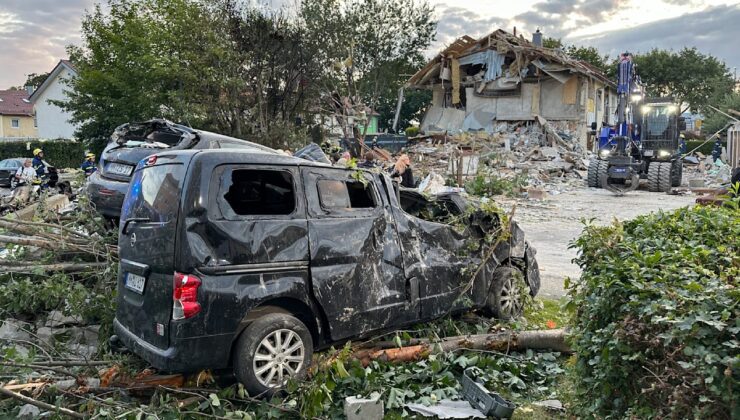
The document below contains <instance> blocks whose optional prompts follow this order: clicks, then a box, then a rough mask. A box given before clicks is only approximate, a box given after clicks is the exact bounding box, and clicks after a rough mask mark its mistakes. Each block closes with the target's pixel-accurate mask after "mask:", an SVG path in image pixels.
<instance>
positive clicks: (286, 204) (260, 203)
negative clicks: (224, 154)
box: [223, 169, 295, 216]
mask: <svg viewBox="0 0 740 420" xmlns="http://www.w3.org/2000/svg"><path fill="white" fill-rule="evenodd" d="M223 197H224V199H225V200H226V202H227V203H228V204H229V206H230V207H231V210H233V211H234V213H235V214H237V215H239V216H253V215H287V214H291V213H293V210H294V209H295V194H294V192H293V177H292V176H291V175H290V173H289V172H286V171H266V170H254V169H237V170H234V171H233V172H231V186H229V190H228V191H227V192H226V193H225V194H224V196H223Z"/></svg>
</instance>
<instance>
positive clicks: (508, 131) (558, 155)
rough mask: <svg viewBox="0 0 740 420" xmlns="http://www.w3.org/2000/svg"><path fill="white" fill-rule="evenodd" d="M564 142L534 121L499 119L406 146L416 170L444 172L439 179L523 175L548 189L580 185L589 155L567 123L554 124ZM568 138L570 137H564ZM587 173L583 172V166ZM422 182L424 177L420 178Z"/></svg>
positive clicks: (461, 180) (462, 180)
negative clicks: (491, 125) (489, 126)
mask: <svg viewBox="0 0 740 420" xmlns="http://www.w3.org/2000/svg"><path fill="white" fill-rule="evenodd" d="M548 125H552V126H554V127H556V129H554V130H555V131H557V132H558V133H560V134H559V136H558V137H559V138H560V139H561V140H562V141H563V142H566V143H567V142H570V143H569V144H570V145H571V147H564V146H563V145H561V144H558V143H557V142H552V141H551V139H550V136H548V135H547V133H546V131H545V130H544V129H543V126H542V125H541V124H539V123H537V122H532V121H530V122H518V123H506V122H502V123H498V124H496V126H495V130H494V131H495V132H494V133H493V134H488V133H486V132H482V131H481V132H467V133H460V134H455V135H444V136H432V137H426V138H423V139H420V141H418V142H416V143H414V144H411V145H410V146H409V147H408V148H407V149H406V153H408V155H409V157H410V158H411V162H412V165H413V167H414V171H415V173H417V174H419V175H421V177H422V179H425V178H424V177H425V176H426V175H428V174H431V173H435V174H444V175H445V176H444V177H441V178H442V179H443V180H444V179H448V180H453V181H454V183H455V184H457V185H463V184H464V183H465V181H466V180H468V179H470V178H472V177H475V176H476V175H495V176H496V177H498V178H504V179H513V178H515V177H520V176H523V177H526V180H527V184H529V185H530V186H533V187H544V188H545V189H546V190H548V191H552V190H558V191H560V190H562V189H567V190H570V189H572V188H576V187H580V184H582V183H583V181H582V178H583V174H581V173H579V172H578V171H586V170H587V164H588V156H586V155H585V154H584V153H582V152H581V151H580V146H579V145H578V144H577V142H575V141H574V140H572V138H573V137H571V136H570V134H571V133H572V128H571V127H569V126H568V125H567V124H552V123H548ZM568 139H571V140H568ZM583 173H585V172H583ZM422 182H423V181H422Z"/></svg>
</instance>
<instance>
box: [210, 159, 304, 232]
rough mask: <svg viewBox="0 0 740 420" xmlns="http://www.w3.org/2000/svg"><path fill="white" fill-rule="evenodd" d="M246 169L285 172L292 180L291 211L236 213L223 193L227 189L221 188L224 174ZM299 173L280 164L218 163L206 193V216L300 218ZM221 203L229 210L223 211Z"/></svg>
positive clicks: (302, 208) (302, 210)
mask: <svg viewBox="0 0 740 420" xmlns="http://www.w3.org/2000/svg"><path fill="white" fill-rule="evenodd" d="M239 170H248V171H270V172H287V173H288V174H289V175H290V177H291V181H292V185H293V200H294V206H293V212H292V213H290V214H245V215H240V214H237V213H236V212H235V211H234V209H233V208H231V205H230V204H229V203H228V201H226V198H225V197H224V195H225V194H226V193H227V192H228V189H222V188H223V185H224V182H222V180H223V179H224V178H223V177H224V176H229V177H231V174H232V173H233V172H234V171H239ZM299 177H300V174H299V173H298V171H297V170H296V169H294V168H291V167H289V166H281V165H274V166H268V165H262V164H254V165H251V164H243V163H241V164H223V165H218V166H216V167H215V168H214V170H213V174H212V175H211V180H210V183H209V187H208V189H209V193H208V204H207V206H206V207H207V211H208V218H209V219H210V220H214V221H252V220H290V219H301V218H304V217H303V214H304V207H303V205H302V200H301V189H300V188H301V185H300V184H299V181H298V178H299ZM223 205H226V206H229V208H230V212H228V213H227V212H225V211H224V208H223V207H222V206H223Z"/></svg>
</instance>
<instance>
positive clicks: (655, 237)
mask: <svg viewBox="0 0 740 420" xmlns="http://www.w3.org/2000/svg"><path fill="white" fill-rule="evenodd" d="M739 208H740V199H734V200H732V201H728V203H727V207H723V208H716V207H694V208H682V209H679V210H676V211H673V212H668V213H666V212H658V213H652V214H648V215H645V216H640V217H638V218H636V219H634V220H631V221H628V222H624V223H620V222H616V223H615V224H614V225H612V226H606V227H600V226H596V225H592V224H588V225H587V226H586V228H585V229H584V232H583V234H582V235H581V237H580V238H578V239H577V240H576V241H575V242H574V243H573V244H572V245H573V247H575V248H578V250H579V256H578V258H577V259H576V262H577V263H578V264H579V265H580V266H581V268H582V270H583V272H582V274H581V278H580V280H578V281H576V282H572V283H570V284H566V286H567V287H568V289H569V294H570V298H571V300H570V302H569V303H568V305H569V306H570V307H571V308H572V309H574V310H575V315H574V319H573V323H572V329H571V333H572V337H571V345H572V348H573V350H574V351H575V353H576V355H577V360H576V363H575V373H576V376H577V380H576V398H575V399H576V403H575V407H573V408H574V409H575V413H574V414H575V415H580V416H582V417H583V418H593V417H596V418H607V419H609V418H625V419H648V418H695V419H710V418H711V419H725V418H727V419H729V418H733V417H734V418H738V417H737V416H738V414H740V409H739V408H738V406H737V397H738V395H740V358H739V357H738V349H740V341H738V336H739V335H740V319H739V318H738V314H739V313H740V289H739V288H738V278H740V210H739Z"/></svg>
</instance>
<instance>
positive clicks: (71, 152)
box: [0, 139, 102, 168]
mask: <svg viewBox="0 0 740 420" xmlns="http://www.w3.org/2000/svg"><path fill="white" fill-rule="evenodd" d="M26 144H27V142H25V141H4V142H2V143H0V160H2V159H8V158H23V157H27V158H33V150H34V149H36V148H40V149H43V150H44V155H45V157H44V159H45V160H46V161H47V162H49V164H50V165H53V166H55V167H57V168H79V167H80V165H82V161H83V160H85V152H86V151H88V150H89V151H92V152H93V153H95V154H99V153H100V151H101V150H102V148H100V147H91V146H89V145H86V144H85V143H83V142H79V141H73V140H64V139H58V140H34V141H31V142H30V146H27V145H26Z"/></svg>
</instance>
